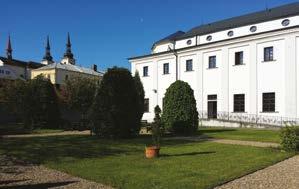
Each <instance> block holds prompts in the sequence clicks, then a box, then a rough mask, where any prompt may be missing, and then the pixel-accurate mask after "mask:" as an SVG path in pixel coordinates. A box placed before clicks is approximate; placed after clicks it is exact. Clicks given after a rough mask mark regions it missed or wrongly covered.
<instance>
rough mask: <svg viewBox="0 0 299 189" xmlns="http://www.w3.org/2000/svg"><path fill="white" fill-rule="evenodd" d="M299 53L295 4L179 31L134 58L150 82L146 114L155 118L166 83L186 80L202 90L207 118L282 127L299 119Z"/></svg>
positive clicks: (199, 97)
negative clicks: (147, 52)
mask: <svg viewBox="0 0 299 189" xmlns="http://www.w3.org/2000/svg"><path fill="white" fill-rule="evenodd" d="M298 55H299V3H293V4H288V5H284V6H280V7H276V8H272V9H267V10H265V11H260V12H255V13H251V14H247V15H243V16H239V17H234V18H230V19H226V20H222V21H218V22H214V23H210V24H206V25H201V26H198V27H195V28H193V29H191V30H189V31H187V32H182V31H179V32H176V33H174V34H172V35H170V36H168V37H166V38H164V39H162V40H159V41H157V42H156V43H154V44H153V46H152V52H151V54H148V55H144V56H137V57H132V58H129V61H130V63H131V71H132V73H134V72H135V71H138V72H139V73H140V75H141V80H142V82H143V85H144V89H145V113H144V115H143V120H146V121H149V122H151V121H153V118H154V107H155V106H156V105H159V106H160V107H162V109H163V98H164V94H165V92H166V89H167V88H168V87H169V86H170V85H171V84H172V83H173V82H175V81H176V80H183V81H186V82H188V83H189V85H190V86H191V87H192V89H193V90H194V95H195V99H196V102H197V109H198V112H199V117H200V120H201V123H202V124H205V125H222V126H223V125H225V122H227V121H230V123H229V124H230V126H240V123H248V124H259V125H280V126H281V125H284V124H286V123H294V124H297V123H298V122H299V121H298V118H299V82H298V79H299V59H298ZM224 121H225V122H224ZM231 122H235V125H234V124H232V123H231Z"/></svg>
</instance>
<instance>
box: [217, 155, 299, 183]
mask: <svg viewBox="0 0 299 189" xmlns="http://www.w3.org/2000/svg"><path fill="white" fill-rule="evenodd" d="M298 175H299V155H297V156H294V157H292V158H290V159H287V160H284V161H282V162H280V163H277V164H275V165H272V166H270V167H267V168H265V169H262V170H259V171H257V172H254V173H252V174H249V175H246V176H244V177H241V178H239V179H236V180H233V181H231V182H228V183H226V184H224V185H221V186H218V187H216V188H215V189H239V188H242V189H252V188H254V189H298V188H299V176H298Z"/></svg>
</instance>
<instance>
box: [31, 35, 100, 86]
mask: <svg viewBox="0 0 299 189" xmlns="http://www.w3.org/2000/svg"><path fill="white" fill-rule="evenodd" d="M41 63H42V64H44V65H46V66H43V67H41V68H38V69H35V70H32V71H31V78H32V79H33V78H35V77H36V76H38V75H43V76H44V77H47V78H48V79H50V81H51V82H52V83H53V84H56V85H61V84H64V83H65V81H67V80H68V79H70V78H72V77H89V78H92V79H99V80H100V79H101V78H102V76H103V72H99V71H98V70H97V66H96V65H93V67H92V68H85V67H81V66H77V65H75V64H76V61H75V59H74V55H73V53H72V51H71V41H70V36H69V34H68V37H67V44H66V52H65V53H64V56H63V59H62V60H61V62H59V63H55V62H54V61H53V58H52V56H51V53H50V42H49V38H47V45H46V53H45V56H44V58H43V60H42V62H41Z"/></svg>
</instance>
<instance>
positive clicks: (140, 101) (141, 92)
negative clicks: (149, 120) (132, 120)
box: [134, 71, 144, 120]
mask: <svg viewBox="0 0 299 189" xmlns="http://www.w3.org/2000/svg"><path fill="white" fill-rule="evenodd" d="M134 82H135V87H136V91H137V98H136V100H137V103H138V107H137V108H138V116H137V117H138V119H139V120H141V119H142V116H143V113H144V89H143V85H142V82H141V80H140V76H139V73H138V71H136V72H135V76H134Z"/></svg>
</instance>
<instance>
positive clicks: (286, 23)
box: [281, 19, 290, 26]
mask: <svg viewBox="0 0 299 189" xmlns="http://www.w3.org/2000/svg"><path fill="white" fill-rule="evenodd" d="M289 24H290V20H289V19H284V20H283V21H282V22H281V25H282V26H288V25H289Z"/></svg>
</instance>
